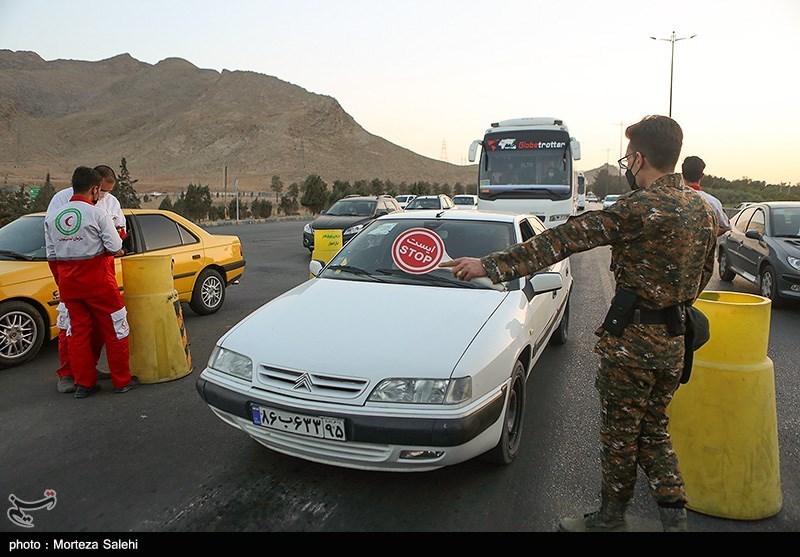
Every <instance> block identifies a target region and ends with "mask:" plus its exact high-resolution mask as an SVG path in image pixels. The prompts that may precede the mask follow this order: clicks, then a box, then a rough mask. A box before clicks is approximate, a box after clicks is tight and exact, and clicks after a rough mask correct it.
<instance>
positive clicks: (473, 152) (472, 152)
mask: <svg viewBox="0 0 800 557" xmlns="http://www.w3.org/2000/svg"><path fill="white" fill-rule="evenodd" d="M482 144H483V142H482V141H479V140H477V139H476V140H475V141H473V142H472V144H471V145H470V146H469V157H468V158H469V162H475V158H476V157H477V156H478V145H482Z"/></svg>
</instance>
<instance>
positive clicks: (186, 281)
mask: <svg viewBox="0 0 800 557" xmlns="http://www.w3.org/2000/svg"><path fill="white" fill-rule="evenodd" d="M134 219H135V220H136V229H137V232H138V234H139V240H140V243H141V246H142V253H143V254H147V255H169V256H170V257H171V258H172V262H173V268H172V276H173V279H174V283H175V290H177V291H178V294H186V293H189V292H191V291H192V288H193V287H194V281H195V279H196V278H197V275H198V273H199V272H200V271H201V270H202V265H203V244H202V243H201V242H200V240H199V239H198V238H196V237H195V236H194V235H193V234H192V233H191V232H189V231H188V230H187V229H186V228H184V227H183V226H181V225H180V224H179V223H177V222H175V221H174V220H172V219H171V218H169V217H168V216H166V215H163V214H159V213H144V214H136V215H135V216H134ZM132 257H136V256H135V255H134V256H132Z"/></svg>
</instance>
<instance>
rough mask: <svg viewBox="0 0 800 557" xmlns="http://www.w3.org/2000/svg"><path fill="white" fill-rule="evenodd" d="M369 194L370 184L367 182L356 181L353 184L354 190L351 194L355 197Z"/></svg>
mask: <svg viewBox="0 0 800 557" xmlns="http://www.w3.org/2000/svg"><path fill="white" fill-rule="evenodd" d="M368 192H369V182H367V181H366V180H356V181H355V182H354V183H353V189H352V191H351V193H353V194H355V195H367V193H368Z"/></svg>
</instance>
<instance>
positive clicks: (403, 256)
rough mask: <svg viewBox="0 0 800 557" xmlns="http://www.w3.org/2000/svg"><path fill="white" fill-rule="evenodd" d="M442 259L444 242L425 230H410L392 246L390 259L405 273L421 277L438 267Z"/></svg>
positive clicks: (433, 233) (436, 235)
mask: <svg viewBox="0 0 800 557" xmlns="http://www.w3.org/2000/svg"><path fill="white" fill-rule="evenodd" d="M443 257H444V242H443V241H442V239H441V238H440V237H439V235H438V234H436V232H433V231H431V230H428V229H427V228H411V229H409V230H406V231H405V232H403V233H402V234H400V235H399V236H398V237H397V239H396V240H395V241H394V243H393V244H392V259H393V260H394V262H395V264H396V265H397V266H398V267H400V268H401V269H402V270H403V271H405V272H406V273H410V274H412V275H422V274H425V273H427V272H429V271H432V270H433V269H435V268H436V267H438V266H439V262H440V261H441V260H442V258H443Z"/></svg>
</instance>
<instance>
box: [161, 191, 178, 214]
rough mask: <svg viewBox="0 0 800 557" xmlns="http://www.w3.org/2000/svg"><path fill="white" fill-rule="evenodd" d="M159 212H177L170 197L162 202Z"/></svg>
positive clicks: (166, 197) (166, 196)
mask: <svg viewBox="0 0 800 557" xmlns="http://www.w3.org/2000/svg"><path fill="white" fill-rule="evenodd" d="M158 210H159V211H173V212H174V211H175V209H174V207H173V206H172V199H170V197H169V196H168V195H165V196H164V199H162V200H161V203H159V205H158Z"/></svg>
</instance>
